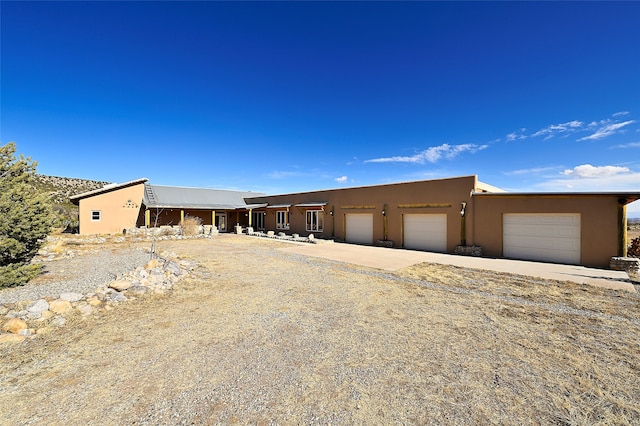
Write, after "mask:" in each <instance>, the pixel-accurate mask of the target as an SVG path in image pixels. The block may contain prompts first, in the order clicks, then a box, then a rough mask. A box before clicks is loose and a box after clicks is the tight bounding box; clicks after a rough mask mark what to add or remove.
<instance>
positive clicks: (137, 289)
mask: <svg viewBox="0 0 640 426" xmlns="http://www.w3.org/2000/svg"><path fill="white" fill-rule="evenodd" d="M148 291H149V288H148V287H145V286H143V285H136V286H133V287H131V288H129V290H127V292H128V293H133V294H145V293H146V292H148Z"/></svg>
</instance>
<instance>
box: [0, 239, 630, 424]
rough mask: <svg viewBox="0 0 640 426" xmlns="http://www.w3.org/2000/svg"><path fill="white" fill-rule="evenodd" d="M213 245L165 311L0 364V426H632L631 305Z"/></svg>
mask: <svg viewBox="0 0 640 426" xmlns="http://www.w3.org/2000/svg"><path fill="white" fill-rule="evenodd" d="M285 244H286V243H281V242H276V241H270V240H262V239H254V238H249V237H244V236H235V235H220V236H219V237H217V238H215V239H213V240H191V241H177V242H163V243H162V247H161V249H164V250H170V251H173V252H175V253H176V254H178V255H180V256H182V257H184V258H189V259H194V260H197V261H198V262H199V264H200V267H199V268H197V269H196V271H194V273H193V275H192V276H191V278H189V279H187V280H186V281H183V282H181V283H180V284H179V285H178V286H177V289H176V290H175V291H174V292H173V294H171V295H169V296H162V297H151V298H147V299H144V300H135V301H131V302H127V303H125V304H122V305H120V306H118V308H117V309H115V310H113V311H110V312H102V313H100V314H98V315H93V316H90V317H88V318H85V319H82V318H77V319H75V320H74V321H70V323H69V324H68V326H67V327H66V328H65V329H64V330H62V331H60V332H56V333H52V334H50V335H48V336H42V337H38V338H37V339H34V340H32V341H29V342H26V343H24V344H21V345H15V346H3V347H0V356H1V357H2V360H3V362H2V363H0V424H13V425H31V424H45V423H46V424H53V425H56V424H65V425H66V424H83V425H84V424H234V423H239V424H329V423H333V424H336V423H337V424H354V423H356V424H490V423H499V424H639V423H640V402H639V401H640V399H639V398H638V395H640V381H638V377H639V376H640V339H638V336H639V335H640V297H638V296H633V295H630V294H629V293H624V292H616V291H612V290H603V289H598V288H594V287H588V286H581V285H577V284H569V283H563V282H550V281H541V280H533V279H529V278H527V277H516V276H506V275H503V274H495V273H490V272H483V271H473V270H467V269H465V268H455V267H447V266H441V265H429V264H424V265H416V266H413V267H411V268H407V269H405V270H402V271H398V272H397V273H387V272H382V271H379V270H375V269H369V268H364V267H359V266H354V265H347V264H343V263H339V262H332V261H323V260H320V259H315V258H308V257H304V256H300V255H292V254H287V253H286V252H284V251H282V250H279V248H281V247H285Z"/></svg>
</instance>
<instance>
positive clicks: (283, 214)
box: [276, 210, 289, 229]
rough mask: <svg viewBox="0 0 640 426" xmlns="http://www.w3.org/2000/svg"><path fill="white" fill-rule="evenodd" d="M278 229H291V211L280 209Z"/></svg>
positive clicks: (277, 222) (277, 215) (277, 218)
mask: <svg viewBox="0 0 640 426" xmlns="http://www.w3.org/2000/svg"><path fill="white" fill-rule="evenodd" d="M276 229H289V212H288V211H286V210H278V211H277V212H276Z"/></svg>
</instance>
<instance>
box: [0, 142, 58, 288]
mask: <svg viewBox="0 0 640 426" xmlns="http://www.w3.org/2000/svg"><path fill="white" fill-rule="evenodd" d="M15 152H16V146H15V144H14V143H12V142H10V143H8V144H6V145H4V146H0V288H2V287H11V286H16V285H20V284H24V283H26V282H28V281H29V280H30V279H31V278H34V277H35V276H36V275H38V274H39V273H40V266H39V265H32V264H30V263H29V262H30V261H31V259H32V258H33V257H34V256H35V255H36V253H37V252H38V249H39V248H40V246H41V245H42V243H43V242H44V239H45V237H46V236H47V234H48V233H49V230H50V229H51V208H50V206H49V203H48V200H47V199H46V196H44V195H43V194H41V193H39V192H38V190H37V189H36V187H35V185H34V176H35V173H36V165H37V163H36V162H34V161H31V159H30V158H25V157H24V156H22V155H21V156H20V158H16V156H15Z"/></svg>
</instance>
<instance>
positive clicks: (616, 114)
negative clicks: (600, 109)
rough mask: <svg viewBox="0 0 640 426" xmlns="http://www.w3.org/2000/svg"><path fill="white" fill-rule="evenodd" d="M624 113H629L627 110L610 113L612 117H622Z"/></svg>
mask: <svg viewBox="0 0 640 426" xmlns="http://www.w3.org/2000/svg"><path fill="white" fill-rule="evenodd" d="M625 115H629V111H620V112H616V113H615V114H613V115H612V117H622V116H625Z"/></svg>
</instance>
